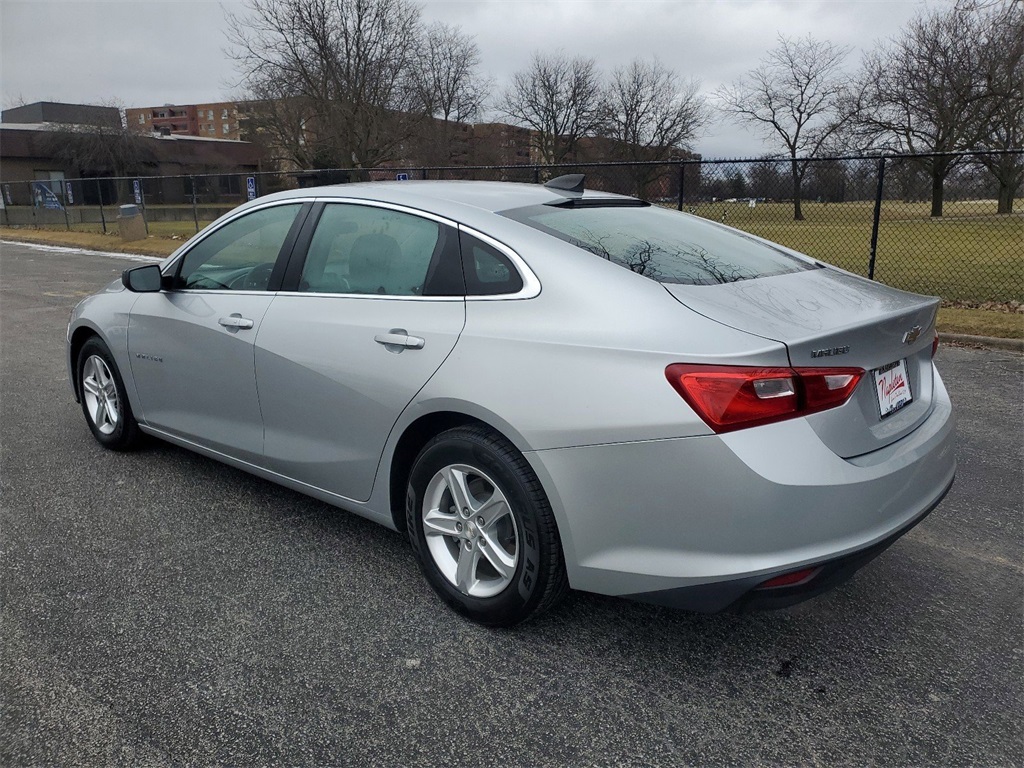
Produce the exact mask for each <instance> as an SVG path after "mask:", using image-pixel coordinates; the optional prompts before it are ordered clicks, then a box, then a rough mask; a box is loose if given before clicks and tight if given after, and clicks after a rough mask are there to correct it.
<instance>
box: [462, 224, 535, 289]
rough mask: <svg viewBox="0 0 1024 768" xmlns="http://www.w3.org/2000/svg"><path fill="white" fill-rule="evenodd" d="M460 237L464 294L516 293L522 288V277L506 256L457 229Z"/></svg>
mask: <svg viewBox="0 0 1024 768" xmlns="http://www.w3.org/2000/svg"><path fill="white" fill-rule="evenodd" d="M459 241H460V242H461V244H462V263H463V265H464V269H465V271H466V293H467V295H469V296H496V295H498V294H506V293H518V292H519V291H521V290H522V289H523V278H522V277H521V276H520V274H519V272H518V271H517V270H516V268H515V266H514V265H513V264H512V260H511V259H509V258H508V256H506V255H505V254H503V253H502V252H501V251H499V250H498V249H497V248H495V247H494V246H492V245H488V244H487V243H485V242H484V241H483V240H480V239H479V238H477V237H473V236H472V235H470V234H467V233H466V232H460V233H459Z"/></svg>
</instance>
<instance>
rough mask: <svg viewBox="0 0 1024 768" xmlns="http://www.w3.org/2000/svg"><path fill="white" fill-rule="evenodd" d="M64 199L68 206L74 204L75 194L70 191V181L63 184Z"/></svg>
mask: <svg viewBox="0 0 1024 768" xmlns="http://www.w3.org/2000/svg"><path fill="white" fill-rule="evenodd" d="M64 199H65V200H66V201H67V204H68V205H74V204H75V193H74V192H72V191H71V182H70V181H65V182H64Z"/></svg>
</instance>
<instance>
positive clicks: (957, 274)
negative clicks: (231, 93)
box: [0, 201, 1024, 338]
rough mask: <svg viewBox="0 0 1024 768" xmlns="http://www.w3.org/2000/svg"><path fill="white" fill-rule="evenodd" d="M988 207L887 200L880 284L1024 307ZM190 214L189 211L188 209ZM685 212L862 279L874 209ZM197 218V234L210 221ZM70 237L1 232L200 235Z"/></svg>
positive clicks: (167, 229) (949, 320) (151, 244)
mask: <svg viewBox="0 0 1024 768" xmlns="http://www.w3.org/2000/svg"><path fill="white" fill-rule="evenodd" d="M994 207H995V204H994V203H992V202H990V201H985V202H970V203H958V202H948V203H947V205H946V210H945V213H946V215H945V217H943V218H942V219H934V220H933V219H931V218H930V217H929V216H928V204H927V203H900V202H890V201H886V202H885V203H884V204H883V206H882V215H881V223H880V226H879V234H878V248H877V256H876V261H875V278H876V279H878V280H880V281H881V282H884V283H887V284H889V285H893V286H896V287H898V288H903V289H905V290H910V291H915V292H918V293H925V294H930V295H936V296H941V297H942V298H943V299H944V300H946V301H956V302H967V303H987V302H995V303H1006V302H1013V301H1016V302H1024V212H1021V211H1024V201H1017V205H1016V206H1015V207H1016V209H1017V211H1018V212H1017V213H1014V214H1012V215H1009V216H997V215H995V214H993V213H992V210H993V209H994ZM189 210H191V209H189ZM686 210H688V211H690V212H691V213H695V214H697V215H699V216H703V217H705V218H708V219H712V220H714V221H724V223H726V224H728V225H730V226H734V227H737V228H739V229H742V230H745V231H747V232H751V233H752V234H756V235H759V236H761V237H765V238H767V239H769V240H773V241H775V242H778V243H782V244H783V245H786V246H789V247H790V248H794V249H796V250H798V251H801V252H803V253H806V254H808V255H810V256H813V257H814V258H817V259H820V260H822V261H825V262H828V263H830V264H835V265H837V266H839V267H842V268H843V269H847V270H849V271H851V272H855V273H857V274H862V275H866V274H867V269H868V260H869V256H870V245H871V220H872V210H873V205H872V203H870V202H860V203H838V204H837V203H831V204H829V203H805V204H804V206H803V211H804V216H805V220H804V221H801V222H795V221H793V209H792V206H791V205H790V204H787V203H759V204H757V206H756V207H754V208H750V207H749V206H748V205H747V204H746V203H707V204H701V205H697V206H687V208H686ZM208 223H209V222H208V221H200V222H199V225H200V228H202V227H203V226H205V225H206V224H208ZM73 229H74V231H72V232H67V231H64V230H63V228H54V229H52V230H42V229H30V228H7V227H0V236H7V237H10V238H12V239H23V240H28V239H32V240H36V241H39V242H52V243H57V244H73V245H78V246H80V247H83V248H92V249H96V250H113V251H122V252H132V253H147V254H151V255H166V254H169V253H171V252H172V251H173V250H174V249H175V248H177V247H178V246H179V245H181V243H182V242H183V241H184V240H186V239H188V238H189V237H191V236H192V235H193V234H195V224H194V222H193V221H192V220H191V219H190V218H189V219H187V220H186V221H178V222H165V221H160V222H152V223H151V224H150V225H149V231H150V237H149V238H147V239H146V240H140V241H136V242H130V243H124V244H122V243H121V240H120V238H119V237H118V236H117V234H116V222H111V223H110V224H108V229H109V230H110V234H107V235H104V234H102V232H101V227H100V224H99V223H96V224H91V223H90V224H79V225H74V227H73ZM940 330H945V331H948V332H956V333H968V334H974V335H991V336H1002V337H1007V338H1024V315H1021V314H1017V313H1008V312H995V311H984V310H975V309H969V308H962V307H944V308H943V310H942V312H941V314H940Z"/></svg>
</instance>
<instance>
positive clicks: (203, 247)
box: [175, 203, 302, 291]
mask: <svg viewBox="0 0 1024 768" xmlns="http://www.w3.org/2000/svg"><path fill="white" fill-rule="evenodd" d="M301 208H302V205H301V203H293V204H288V205H276V206H273V207H271V208H262V209H260V210H258V211H253V212H252V213H249V214H246V215H245V216H242V217H240V218H237V219H235V220H234V221H232V222H230V223H229V224H225V225H224V226H223V227H221V228H220V229H218V230H217V231H216V232H214V233H213V234H211V235H209V236H208V237H206V238H204V239H203V240H201V241H200V242H199V243H198V244H197V245H196V246H195V247H194V248H193V249H192V250H190V251H189V252H188V253H186V254H185V258H184V259H182V261H181V268H180V270H179V271H178V276H177V279H176V280H175V287H177V288H189V289H193V290H218V291H223V290H235V291H265V290H267V286H268V285H269V283H270V275H271V273H272V272H273V270H274V264H275V263H276V262H277V257H278V254H279V253H280V251H281V246H282V245H283V244H284V241H285V239H286V238H287V237H288V231H289V230H290V229H291V226H292V223H293V222H294V221H295V217H296V216H297V215H298V213H299V210H300V209H301Z"/></svg>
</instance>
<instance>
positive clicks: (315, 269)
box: [298, 203, 462, 296]
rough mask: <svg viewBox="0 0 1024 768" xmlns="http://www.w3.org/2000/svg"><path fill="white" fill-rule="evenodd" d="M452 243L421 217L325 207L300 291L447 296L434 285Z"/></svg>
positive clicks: (366, 208)
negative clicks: (447, 244) (447, 248)
mask: <svg viewBox="0 0 1024 768" xmlns="http://www.w3.org/2000/svg"><path fill="white" fill-rule="evenodd" d="M450 239H452V235H451V234H450V232H449V230H448V228H447V227H444V226H443V225H441V224H439V223H437V222H436V221H432V220H430V219H425V218H422V217H420V216H414V215H412V214H409V213H404V212H402V211H395V210H392V209H389V208H379V207H374V206H368V205H355V204H348V203H328V204H327V205H325V206H324V210H323V213H322V214H321V216H320V221H319V222H318V223H317V227H316V231H315V232H314V234H313V239H312V240H311V241H310V244H309V249H308V251H307V254H306V259H305V263H304V265H303V268H302V276H301V278H300V280H299V285H298V289H299V291H306V292H310V293H345V294H371V295H378V296H430V295H449V294H450V291H448V290H443V291H441V292H440V294H439V292H438V283H439V282H440V279H439V278H440V273H441V272H444V271H445V270H444V261H445V259H444V254H445V251H446V243H447V242H448V241H449V240H450ZM453 247H454V246H453ZM455 258H456V259H457V256H456V257H455ZM455 266H456V269H457V264H456V265H455ZM448 271H451V270H450V269H449V270H448ZM459 277H460V278H461V275H459ZM459 282H460V283H461V280H460V281H459ZM461 290H462V289H461V284H460V285H459V286H458V292H459V293H461Z"/></svg>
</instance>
